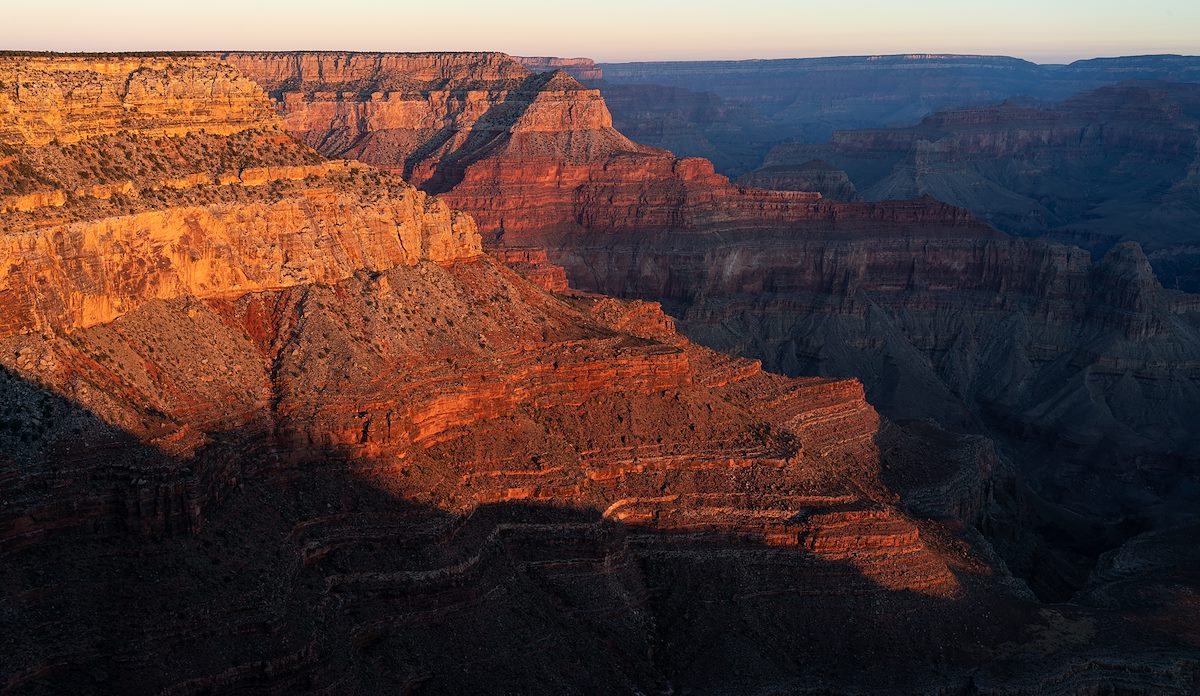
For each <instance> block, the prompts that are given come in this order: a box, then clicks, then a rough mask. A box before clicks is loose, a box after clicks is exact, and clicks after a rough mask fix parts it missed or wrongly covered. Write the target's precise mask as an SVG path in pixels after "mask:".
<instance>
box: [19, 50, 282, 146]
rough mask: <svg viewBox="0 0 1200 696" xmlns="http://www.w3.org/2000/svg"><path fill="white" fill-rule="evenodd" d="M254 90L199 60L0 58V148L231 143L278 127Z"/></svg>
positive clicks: (233, 74) (227, 70)
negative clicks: (191, 137) (214, 139)
mask: <svg viewBox="0 0 1200 696" xmlns="http://www.w3.org/2000/svg"><path fill="white" fill-rule="evenodd" d="M265 106H266V105H265V104H264V102H263V100H262V90H261V88H259V87H258V86H257V85H255V84H254V83H253V82H250V81H248V80H246V79H245V78H243V77H242V76H241V75H239V74H238V73H237V71H235V70H232V69H230V68H229V66H226V65H221V64H219V63H216V62H214V61H212V60H209V59H205V58H199V57H196V58H178V57H173V58H151V57H136V56H114V57H110V58H103V59H99V60H97V59H96V58H93V57H83V56H81V57H78V58H72V57H69V56H66V57H31V56H15V55H6V56H0V142H3V143H5V144H14V143H17V144H25V145H30V146H33V147H37V146H41V145H46V144H48V143H50V142H51V141H56V142H59V143H64V144H66V143H74V142H79V141H80V140H83V139H85V138H91V137H95V136H98V135H109V134H114V133H120V134H122V135H131V134H137V135H141V136H163V135H172V136H178V135H183V134H186V133H195V132H197V131H200V130H204V131H206V132H210V133H215V134H218V135H231V134H233V133H237V132H240V131H243V130H246V129H248V128H261V127H263V126H264V125H267V124H269V125H271V126H274V125H276V124H277V123H278V121H277V120H276V119H274V118H273V117H272V114H271V112H270V111H269V110H267V109H266V108H265Z"/></svg>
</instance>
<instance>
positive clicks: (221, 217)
mask: <svg viewBox="0 0 1200 696" xmlns="http://www.w3.org/2000/svg"><path fill="white" fill-rule="evenodd" d="M4 62H5V63H6V66H5V67H6V69H7V70H9V71H10V72H11V74H12V75H13V76H14V79H15V80H17V86H15V87H14V93H16V94H19V99H16V100H14V101H12V102H11V103H10V104H8V109H7V110H6V112H5V113H7V114H8V115H9V118H10V121H11V122H12V123H13V124H16V125H15V126H13V127H11V128H9V129H7V130H3V132H2V134H0V147H6V148H8V150H9V151H11V152H12V153H13V154H12V155H11V157H10V161H9V162H8V163H7V164H6V165H5V167H4V170H5V172H6V173H8V174H9V175H10V177H9V179H8V181H7V182H6V184H7V186H8V189H7V191H3V192H2V193H9V194H10V195H8V196H0V199H2V200H7V201H9V203H8V204H7V206H6V207H7V208H8V210H9V214H8V215H6V218H5V225H4V235H3V237H0V257H2V258H4V259H5V265H4V267H3V270H2V271H0V303H2V304H3V307H4V309H3V310H0V335H11V334H15V333H23V332H30V331H54V330H61V331H70V330H73V329H77V328H82V327H87V326H92V325H95V324H101V323H107V322H109V321H112V320H113V319H115V318H116V317H118V316H120V315H122V314H124V313H126V312H128V311H131V310H133V309H135V308H136V307H138V306H139V305H141V304H142V303H144V302H147V301H150V300H154V299H170V298H174V297H179V296H182V295H190V296H194V297H226V296H236V295H240V294H244V293H248V292H255V291H261V290H267V289H278V288H283V287H289V286H294V285H307V284H311V283H319V282H324V283H330V282H338V281H341V280H344V279H346V278H349V277H350V276H351V275H353V274H354V273H355V272H357V271H362V270H369V271H383V270H387V269H390V268H392V267H395V266H397V265H411V264H415V263H417V262H419V261H422V260H433V261H442V262H449V261H453V260H456V259H460V258H468V257H470V256H473V255H477V254H479V253H480V247H479V237H478V235H477V233H476V232H475V227H474V224H473V222H472V221H471V219H470V218H469V217H467V216H466V215H462V214H460V213H455V212H452V211H451V210H450V209H448V208H447V207H446V206H445V205H444V204H441V203H438V202H436V201H434V200H432V199H430V198H428V197H427V196H425V195H424V194H422V193H420V192H418V191H416V190H414V189H412V188H411V187H409V186H407V185H405V184H404V183H403V182H401V181H399V180H398V179H396V178H394V177H392V178H388V177H386V176H383V175H381V174H380V173H378V172H375V171H372V170H369V168H367V167H364V166H363V165H359V164H358V163H352V162H336V161H335V162H329V161H316V160H320V158H319V156H317V155H315V154H314V153H312V152H311V151H306V149H305V148H303V147H302V146H300V145H298V144H297V143H295V142H294V141H292V140H290V139H289V138H287V136H285V135H282V134H281V133H279V132H278V131H279V130H280V121H279V119H278V118H277V117H276V116H275V115H274V114H273V113H272V112H271V111H270V110H269V109H264V108H263V107H264V104H266V103H267V102H266V99H265V96H264V95H263V93H262V91H261V89H259V88H258V87H257V85H255V84H254V83H252V82H250V81H249V80H247V79H246V78H245V77H242V76H241V75H240V74H238V73H237V72H236V71H234V70H232V69H230V68H229V67H228V66H226V65H223V64H220V63H218V62H217V61H215V60H212V59H205V58H188V59H186V60H179V61H174V60H173V59H155V58H144V59H133V58H106V59H94V60H92V61H91V62H86V61H82V59H73V58H57V59H55V58H29V59H26V60H25V61H22V60H21V59H18V58H13V57H9V58H5V59H4ZM119 89H123V90H124V92H122V93H118V90H119ZM155 94H157V95H159V96H158V98H152V95H155ZM148 95H150V96H148ZM110 100H111V103H110ZM127 111H128V112H131V113H134V114H135V116H134V117H132V120H130V119H126V121H128V129H127V130H125V129H124V128H125V126H123V125H122V123H123V121H121V120H120V119H118V118H117V117H116V116H114V115H113V114H114V113H124V112H127ZM51 135H53V138H51V137H50V136H51ZM222 136H236V142H234V140H233V139H226V138H225V137H222ZM164 138H166V140H164ZM167 141H169V143H168V142H167ZM64 142H65V143H69V144H65V145H64ZM156 142H158V143H163V146H162V147H157V146H156ZM240 144H245V145H246V146H247V148H246V150H241V149H239V151H238V152H237V154H236V155H232V154H231V153H232V146H234V145H240ZM250 148H254V150H251V151H249V152H248V151H247V150H249V149H250ZM226 150H229V152H226ZM231 157H236V159H232V158H231ZM89 160H91V161H95V162H97V164H96V165H92V166H91V167H90V168H87V165H86V162H88V161H89ZM306 161H307V162H309V163H307V164H293V162H306ZM185 172H186V173H185ZM31 186H36V187H39V188H40V189H41V190H40V191H38V192H36V193H25V194H22V193H19V192H20V191H22V190H24V189H27V188H29V187H31ZM365 200H369V201H370V202H371V205H370V206H364V205H363V202H364V201H365Z"/></svg>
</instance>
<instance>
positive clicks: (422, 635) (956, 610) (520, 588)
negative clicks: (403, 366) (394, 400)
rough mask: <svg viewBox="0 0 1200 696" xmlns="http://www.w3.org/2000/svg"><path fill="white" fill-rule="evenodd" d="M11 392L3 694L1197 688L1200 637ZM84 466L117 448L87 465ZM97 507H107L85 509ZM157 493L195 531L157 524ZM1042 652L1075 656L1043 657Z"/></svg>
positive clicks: (982, 586) (974, 581)
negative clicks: (186, 437)
mask: <svg viewBox="0 0 1200 696" xmlns="http://www.w3.org/2000/svg"><path fill="white" fill-rule="evenodd" d="M0 389H2V392H3V395H4V396H5V397H6V398H5V403H22V404H30V405H31V409H27V410H24V411H22V412H20V413H13V412H12V411H11V410H10V415H9V416H7V418H8V419H9V420H7V421H6V423H9V424H11V423H13V422H14V419H15V422H16V423H17V425H16V426H15V431H14V426H12V425H6V428H5V435H4V438H5V439H4V440H3V445H4V449H3V450H2V451H3V452H5V460H4V473H5V479H6V487H5V506H4V510H5V520H4V526H3V532H4V534H3V537H2V538H4V539H6V540H7V541H8V542H10V543H7V544H6V546H5V547H4V548H3V551H0V553H3V563H2V564H0V582H2V585H0V586H2V587H3V598H4V599H3V604H2V605H0V621H2V622H3V625H4V626H3V627H4V630H3V631H2V632H0V635H2V636H3V638H2V639H0V640H2V641H3V643H2V644H0V647H2V649H3V654H4V655H5V656H6V659H5V661H4V669H3V670H0V691H3V692H4V693H21V694H50V693H63V692H70V693H81V694H82V693H170V694H183V693H297V692H305V693H307V692H315V691H323V692H325V693H379V692H384V691H388V692H390V691H399V692H402V693H427V694H451V693H468V692H474V693H564V692H574V693H630V692H634V691H636V692H641V693H666V692H674V693H712V692H721V691H724V692H729V691H737V692H748V691H750V692H754V691H758V692H762V691H768V690H783V691H797V690H801V689H816V690H820V691H823V692H825V693H844V692H849V691H853V690H858V689H866V690H873V691H876V690H878V691H886V690H892V691H913V690H920V689H924V688H927V687H928V686H929V685H940V686H943V687H945V688H950V689H956V690H964V692H970V690H971V689H973V688H977V687H986V686H987V685H989V684H990V685H993V686H996V685H999V684H1002V683H1004V684H1007V683H1008V682H1009V681H1010V680H1013V679H1016V680H1018V682H1017V683H1025V682H1024V681H1021V680H1028V684H1029V685H1030V686H1029V689H1030V691H1036V690H1038V688H1039V687H1040V686H1044V685H1045V684H1047V683H1051V682H1053V683H1058V682H1057V681H1056V680H1059V679H1062V678H1064V676H1063V675H1068V676H1067V677H1065V678H1067V679H1073V678H1076V677H1073V676H1069V675H1071V674H1072V673H1073V672H1072V670H1073V669H1074V667H1073V665H1078V664H1081V663H1080V662H1079V661H1080V660H1083V661H1084V662H1083V664H1087V661H1088V660H1090V659H1092V658H1091V657H1089V655H1096V654H1106V651H1107V650H1108V649H1109V648H1111V647H1112V646H1117V645H1120V646H1123V649H1127V650H1128V652H1129V654H1130V655H1132V656H1133V657H1131V658H1130V660H1131V661H1135V660H1136V659H1137V656H1138V655H1139V654H1140V653H1138V650H1139V649H1144V648H1145V646H1151V647H1153V648H1155V649H1156V650H1157V652H1156V653H1155V657H1154V659H1155V660H1156V662H1155V663H1154V664H1155V665H1156V666H1161V670H1160V671H1165V673H1167V676H1162V675H1161V674H1158V673H1155V675H1154V678H1155V679H1166V680H1168V681H1166V682H1158V684H1159V685H1162V684H1164V683H1165V684H1166V685H1167V686H1171V685H1172V684H1174V685H1175V686H1177V687H1178V689H1176V690H1178V691H1180V692H1182V691H1183V690H1184V689H1186V688H1190V687H1192V686H1194V684H1195V675H1188V674H1186V673H1184V672H1179V671H1178V668H1177V665H1178V663H1179V660H1180V659H1181V656H1183V657H1186V656H1187V655H1194V654H1195V651H1196V650H1197V649H1198V648H1200V643H1189V642H1188V640H1191V639H1190V638H1188V637H1187V636H1183V637H1171V636H1170V633H1169V632H1168V631H1165V630H1164V629H1162V628H1161V627H1160V628H1157V629H1156V628H1153V627H1146V626H1142V625H1139V624H1136V623H1132V624H1131V623H1128V622H1126V623H1121V622H1115V621H1113V620H1111V619H1109V618H1104V617H1100V618H1097V617H1096V616H1093V615H1092V614H1091V613H1089V612H1088V610H1086V609H1080V608H1072V607H1065V608H1056V609H1054V610H1053V615H1052V616H1048V615H1046V614H1045V611H1046V610H1040V609H1039V608H1038V607H1036V606H1035V605H1032V604H1030V603H1026V602H1021V601H1017V600H1014V598H1013V597H1012V596H1011V595H1008V594H1005V593H998V592H996V588H995V587H994V586H992V585H990V584H989V583H988V582H987V578H986V577H983V576H979V577H975V576H973V575H972V574H971V573H961V572H960V573H959V580H960V581H961V583H962V590H961V592H960V593H959V595H958V596H956V597H954V598H945V597H937V596H932V595H928V594H923V593H920V592H911V591H907V590H894V589H888V588H886V587H883V586H881V585H880V584H879V583H878V582H876V581H875V580H873V579H872V578H869V577H866V576H864V575H863V573H862V571H861V570H860V569H859V567H858V566H857V565H856V564H855V563H851V562H848V561H841V560H838V561H832V560H829V559H825V558H822V557H820V556H819V555H817V554H814V553H811V552H808V551H805V550H804V549H803V548H797V547H784V548H781V547H773V546H766V545H763V544H762V543H761V542H754V541H751V540H748V539H747V538H744V537H741V536H738V535H730V534H728V533H721V532H718V531H711V530H710V531H705V530H693V531H688V532H673V531H662V530H655V529H652V528H647V527H638V526H630V525H625V524H620V523H616V522H613V521H611V520H606V519H604V518H603V517H602V516H601V514H600V513H599V512H598V511H597V510H595V509H588V508H572V507H562V506H556V505H549V504H525V503H497V504H489V505H482V506H479V507H477V508H475V509H474V510H473V511H469V512H463V513H456V512H450V511H445V510H440V509H438V508H436V507H434V506H431V505H429V504H427V503H422V502H419V501H412V500H405V499H399V498H396V497H395V496H393V495H391V494H388V493H386V492H384V491H383V490H381V489H380V488H379V487H378V485H377V484H376V482H375V481H376V479H375V478H374V477H375V475H376V474H377V473H378V472H379V471H380V467H385V468H386V467H387V466H388V465H387V464H386V463H384V462H372V461H369V460H363V459H361V458H357V457H354V456H351V455H349V454H348V453H347V452H344V451H338V450H336V449H329V450H323V451H308V452H294V451H287V450H284V449H281V448H280V446H279V444H278V443H277V442H276V441H275V439H274V438H272V437H271V435H270V434H269V433H263V432H253V431H246V432H231V433H220V434H216V435H214V444H213V445H211V446H209V447H208V448H206V449H205V450H202V451H201V452H200V453H198V454H197V456H196V457H194V458H189V459H187V460H178V459H173V458H171V457H168V456H166V455H164V454H162V453H161V452H157V451H155V450H154V449H153V448H148V447H147V446H145V445H143V444H140V443H139V442H138V441H137V440H136V438H133V437H132V436H130V435H128V434H125V433H122V432H121V431H120V430H119V429H116V428H113V427H112V426H109V425H106V424H104V423H103V422H102V421H100V420H99V419H98V418H96V417H95V416H94V415H92V414H90V413H88V412H87V411H86V410H85V409H82V408H80V407H79V406H77V405H75V404H73V403H71V402H70V401H69V400H67V399H63V398H61V397H58V396H56V395H53V394H49V393H47V392H45V391H44V390H42V389H40V388H39V387H37V386H35V385H32V384H29V383H26V382H23V381H22V380H20V379H19V378H17V377H15V376H14V375H12V374H11V373H7V372H6V373H4V374H3V381H2V382H0ZM43 404H49V405H48V406H43ZM43 414H45V415H44V416H43ZM39 418H43V420H41V421H39V420H38V419H39ZM36 422H42V423H47V422H48V423H50V426H49V427H47V428H42V429H41V431H40V432H38V433H37V434H34V432H35V431H36V430H37V426H35V425H33V424H34V423H36ZM76 424H79V425H81V426H82V427H81V428H79V429H76V428H75V425H76ZM13 432H16V434H15V435H12V434H11V433H13ZM26 433H28V435H26ZM71 442H78V443H83V444H85V445H87V446H88V447H85V448H84V449H85V450H86V451H87V452H92V450H91V449H90V447H91V446H92V445H93V444H94V443H97V442H109V443H111V444H110V446H109V447H108V448H107V449H105V450H103V451H104V453H105V454H104V456H103V457H100V456H92V458H87V457H86V456H81V455H79V454H75V452H76V450H73V449H71V448H70V447H69V445H70V443H71ZM17 443H21V444H20V445H18V444H17ZM93 454H94V452H93ZM141 462H145V464H142V463H141ZM150 463H152V466H151V464H150ZM66 472H69V474H68V473H66ZM217 472H224V473H222V474H221V475H217ZM229 472H232V475H230V473H229ZM206 480H207V481H219V483H214V484H213V485H211V486H207V487H206V486H205V485H204V484H203V482H204V481H206ZM125 487H131V488H129V489H128V490H126V488H125ZM98 490H99V491H114V492H115V494H114V497H113V498H112V502H111V503H109V504H106V505H100V506H97V505H91V504H86V503H85V504H80V501H86V499H87V498H88V496H89V495H92V494H93V493H94V492H95V491H98ZM149 490H154V491H162V490H169V491H179V493H178V495H179V498H178V503H176V502H167V503H164V504H163V505H165V506H166V507H167V508H168V509H170V508H171V506H180V507H182V508H183V509H187V510H189V511H196V512H194V513H190V516H185V517H186V518H187V520H188V524H187V525H184V526H180V525H174V524H172V525H169V526H162V525H149V526H147V525H146V524H143V523H142V520H144V519H147V517H149V518H150V519H159V515H158V513H157V512H155V511H156V510H159V509H162V507H161V506H159V507H155V506H148V505H146V504H145V502H146V501H147V500H148V498H147V496H146V491H149ZM122 491H124V492H122ZM14 492H15V494H14ZM170 500H171V501H174V500H175V499H174V498H171V499H170ZM135 513H136V514H135ZM131 515H133V517H131ZM59 521H66V522H67V524H63V525H57V524H56V523H57V522H59ZM97 522H99V524H97ZM30 524H34V525H39V524H40V525H44V526H46V527H47V530H46V533H44V534H32V535H30V534H27V532H29V531H30V530H31V528H30V526H29V525H30ZM22 530H23V531H24V532H26V534H23V535H18V536H21V538H22V542H21V543H19V544H12V543H11V540H12V539H13V538H14V532H15V531H22ZM923 533H931V532H930V530H926V532H923ZM1047 632H1049V633H1047ZM1045 635H1049V636H1050V639H1052V640H1054V641H1058V642H1057V643H1056V645H1057V646H1058V647H1057V648H1056V649H1055V650H1049V651H1048V652H1045V654H1043V653H1041V652H1039V651H1040V650H1041V647H1040V646H1041V645H1042V643H1041V642H1039V641H1042V640H1043V638H1044V637H1045ZM1010 643H1011V645H1010ZM985 664H986V665H988V667H987V668H986V669H981V666H982V665H985ZM1126 665H1127V663H1125V662H1121V661H1119V660H1118V661H1111V660H1110V661H1109V662H1107V663H1105V664H1104V665H1101V666H1097V667H1095V668H1094V669H1095V670H1098V671H1092V672H1089V673H1088V674H1089V675H1090V676H1089V678H1091V677H1094V676H1095V675H1097V674H1099V675H1100V676H1101V677H1103V678H1109V679H1118V678H1124V675H1125V674H1126ZM1172 670H1175V671H1172ZM1189 680H1190V681H1189Z"/></svg>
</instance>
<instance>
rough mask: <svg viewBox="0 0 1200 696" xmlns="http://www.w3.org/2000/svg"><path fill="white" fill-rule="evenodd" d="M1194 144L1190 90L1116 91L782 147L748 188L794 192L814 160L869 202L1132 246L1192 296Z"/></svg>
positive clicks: (1199, 116) (1199, 205) (1142, 87)
mask: <svg viewBox="0 0 1200 696" xmlns="http://www.w3.org/2000/svg"><path fill="white" fill-rule="evenodd" d="M1197 143H1200V85H1196V84H1186V83H1165V82H1127V83H1122V84H1120V85H1117V86H1113V87H1104V88H1102V89H1099V90H1096V91H1093V92H1088V93H1085V94H1081V95H1078V96H1075V97H1072V98H1071V99H1069V100H1067V101H1064V102H1062V103H1061V104H1059V105H1057V106H1053V107H1050V106H1040V105H1035V104H1030V103H1019V102H1009V103H1004V104H1000V105H991V106H985V107H978V108H974V109H968V110H960V111H947V112H940V113H937V114H934V115H932V116H929V117H927V118H926V119H924V120H923V121H922V122H921V123H920V124H918V125H916V126H913V127H910V128H897V129H892V130H872V131H844V132H839V133H836V134H835V135H834V137H833V139H832V140H831V141H830V142H829V143H827V144H821V145H804V144H791V145H781V146H779V147H777V148H775V149H774V150H772V151H771V154H770V155H769V156H768V158H767V163H766V166H764V167H763V168H762V169H761V170H759V171H758V172H755V173H754V174H751V175H748V179H747V180H753V181H756V182H761V183H764V184H766V185H768V187H770V188H779V189H791V188H795V187H796V186H800V187H805V186H806V184H807V183H808V182H806V181H804V180H803V178H800V179H796V177H795V175H794V174H792V173H791V172H792V170H793V168H795V169H797V170H804V169H805V168H806V167H807V166H808V165H807V164H806V163H807V162H808V161H810V160H812V159H813V158H823V159H824V160H827V161H828V163H829V164H830V166H831V167H833V168H836V169H837V170H838V171H842V170H844V172H843V173H848V174H849V176H848V178H849V179H851V180H852V182H853V184H854V186H855V187H856V188H857V189H858V190H859V191H861V192H862V195H863V196H864V197H866V198H867V199H870V200H880V199H887V198H895V197H904V196H916V195H921V194H925V193H928V194H930V195H933V196H936V197H937V198H939V199H941V200H945V201H948V202H951V203H954V204H955V205H959V206H962V207H964V208H969V209H970V210H972V211H973V212H974V213H975V214H977V215H979V216H980V217H982V218H984V219H986V220H988V221H989V222H991V223H993V224H995V225H996V226H998V227H1000V228H1001V229H1004V230H1006V231H1010V232H1013V233H1017V234H1026V235H1038V236H1046V237H1049V238H1052V239H1056V240H1059V241H1064V242H1068V243H1073V244H1078V245H1080V246H1082V247H1084V248H1087V249H1089V250H1092V251H1093V252H1094V253H1097V254H1103V253H1104V252H1106V251H1107V250H1108V249H1110V248H1111V247H1112V246H1113V245H1114V244H1116V243H1119V242H1122V241H1135V242H1138V243H1139V244H1140V245H1141V246H1142V247H1143V248H1144V249H1145V250H1146V253H1147V255H1148V256H1149V257H1150V260H1151V263H1152V264H1153V266H1154V268H1155V270H1156V272H1157V274H1158V276H1159V278H1160V279H1161V280H1162V282H1163V284H1164V285H1167V286H1168V287H1181V288H1183V289H1185V290H1191V291H1194V290H1196V289H1197V288H1200V270H1198V267H1200V262H1198V261H1197V258H1196V230H1197V227H1198V225H1200V187H1198V186H1197V162H1198V161H1200V159H1198V157H1200V150H1198V146H1197ZM789 178H790V179H795V180H789Z"/></svg>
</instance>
